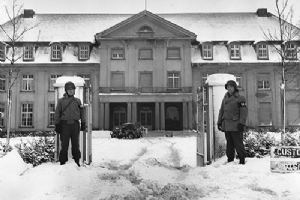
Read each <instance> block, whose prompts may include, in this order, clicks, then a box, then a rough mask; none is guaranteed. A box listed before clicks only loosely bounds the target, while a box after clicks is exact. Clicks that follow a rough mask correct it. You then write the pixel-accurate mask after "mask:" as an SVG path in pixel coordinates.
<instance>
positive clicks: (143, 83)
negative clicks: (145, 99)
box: [139, 72, 153, 92]
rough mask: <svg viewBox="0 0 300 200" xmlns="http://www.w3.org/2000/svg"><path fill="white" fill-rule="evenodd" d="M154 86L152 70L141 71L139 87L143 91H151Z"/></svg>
mask: <svg viewBox="0 0 300 200" xmlns="http://www.w3.org/2000/svg"><path fill="white" fill-rule="evenodd" d="M152 87H153V79H152V72H140V77H139V88H140V90H141V91H142V92H151V91H152Z"/></svg>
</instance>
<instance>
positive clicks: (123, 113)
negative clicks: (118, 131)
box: [110, 103, 127, 129]
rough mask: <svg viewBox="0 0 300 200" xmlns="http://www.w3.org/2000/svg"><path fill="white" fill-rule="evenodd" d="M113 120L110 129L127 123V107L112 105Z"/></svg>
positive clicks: (121, 104) (122, 104)
mask: <svg viewBox="0 0 300 200" xmlns="http://www.w3.org/2000/svg"><path fill="white" fill-rule="evenodd" d="M110 110H111V120H110V127H111V129H113V128H115V127H118V126H120V125H121V124H123V123H126V122H127V121H126V120H127V107H126V104H124V103H111V104H110Z"/></svg>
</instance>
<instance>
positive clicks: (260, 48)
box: [256, 43, 269, 60]
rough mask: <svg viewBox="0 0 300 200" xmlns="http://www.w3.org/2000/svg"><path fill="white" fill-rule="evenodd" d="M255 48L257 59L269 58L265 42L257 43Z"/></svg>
mask: <svg viewBox="0 0 300 200" xmlns="http://www.w3.org/2000/svg"><path fill="white" fill-rule="evenodd" d="M256 48H257V49H256V51H257V58H258V59H259V60H267V59H269V51H268V45H267V44H266V43H258V44H257V47H256Z"/></svg>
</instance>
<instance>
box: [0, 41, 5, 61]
mask: <svg viewBox="0 0 300 200" xmlns="http://www.w3.org/2000/svg"><path fill="white" fill-rule="evenodd" d="M5 58H6V52H5V45H4V44H2V43H0V61H5Z"/></svg>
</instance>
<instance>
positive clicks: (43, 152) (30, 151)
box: [16, 137, 55, 166]
mask: <svg viewBox="0 0 300 200" xmlns="http://www.w3.org/2000/svg"><path fill="white" fill-rule="evenodd" d="M54 145H55V141H54V138H53V137H40V138H33V139H32V141H27V142H23V141H22V140H21V143H20V144H18V145H16V148H17V149H18V152H19V154H20V155H21V157H22V159H23V160H24V162H26V163H31V164H32V165H33V166H37V165H40V164H41V163H44V162H52V161H54V150H55V149H54V148H55V147H54Z"/></svg>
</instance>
